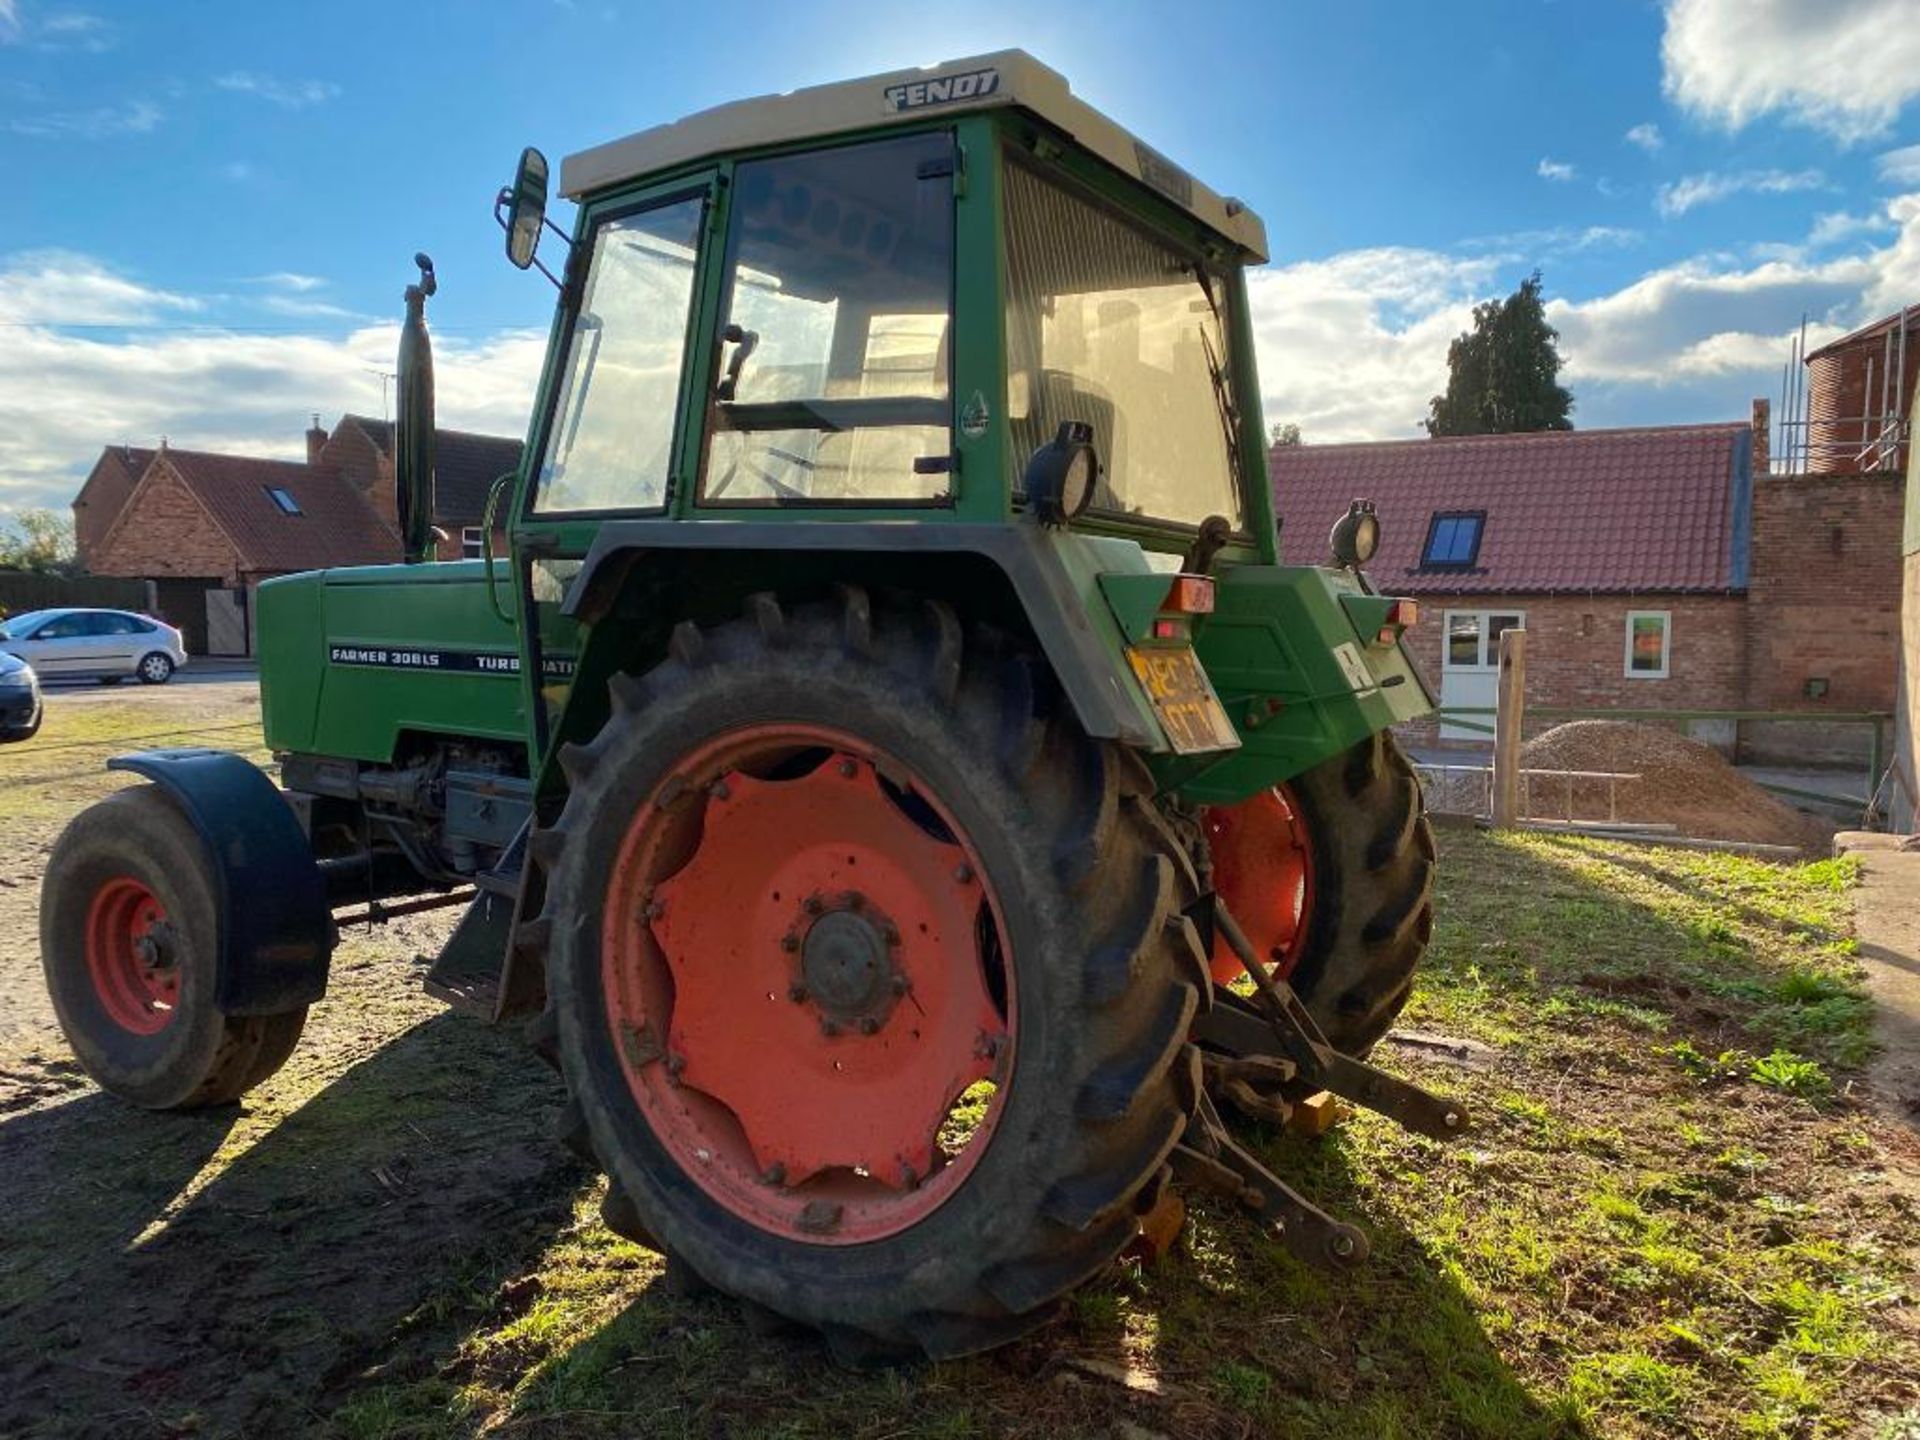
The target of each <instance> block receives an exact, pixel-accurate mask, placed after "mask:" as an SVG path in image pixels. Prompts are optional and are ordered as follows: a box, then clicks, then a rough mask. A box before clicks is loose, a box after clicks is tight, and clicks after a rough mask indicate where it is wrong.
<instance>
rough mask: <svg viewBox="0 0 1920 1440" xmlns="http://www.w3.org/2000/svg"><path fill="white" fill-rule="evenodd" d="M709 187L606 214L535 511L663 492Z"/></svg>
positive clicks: (626, 502)
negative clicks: (702, 192) (633, 210)
mask: <svg viewBox="0 0 1920 1440" xmlns="http://www.w3.org/2000/svg"><path fill="white" fill-rule="evenodd" d="M705 210H706V201H705V198H704V197H701V196H693V197H689V198H686V199H682V200H677V201H673V202H671V203H668V204H664V205H658V206H655V207H653V208H651V209H648V210H643V211H640V212H638V213H630V214H627V215H623V216H616V217H614V218H612V219H609V220H606V221H603V222H602V223H601V224H600V225H599V226H598V227H597V228H596V229H595V230H594V232H593V262H592V268H591V269H590V270H589V271H588V272H587V283H586V289H585V292H584V293H583V295H582V297H581V302H580V309H579V312H578V313H577V314H576V315H575V316H574V318H573V327H572V333H571V335H570V336H569V337H568V341H567V354H566V360H565V363H564V365H563V367H562V369H561V371H560V380H559V384H560V395H559V399H558V401H557V403H556V405H555V407H554V417H553V423H552V424H551V425H550V426H549V427H548V430H547V442H546V454H545V456H544V458H543V459H542V461H541V465H540V478H539V482H538V488H537V490H536V492H535V497H534V508H535V509H536V510H537V511H541V512H546V513H554V512H565V511H583V510H584V511H592V510H616V509H618V510H648V509H658V508H659V507H660V506H662V505H664V504H665V503H666V497H667V483H668V480H669V477H670V475H671V473H672V466H673V439H674V420H675V417H676V416H677V415H678V414H679V410H680V372H681V367H682V365H683V363H684V361H685V358H686V349H687V325H688V319H689V314H690V312H691V310H692V305H693V273H694V260H695V252H696V248H697V246H698V244H699V238H700V225H701V217H702V216H703V214H704V213H705Z"/></svg>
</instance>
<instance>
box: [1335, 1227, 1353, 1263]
mask: <svg viewBox="0 0 1920 1440" xmlns="http://www.w3.org/2000/svg"><path fill="white" fill-rule="evenodd" d="M1333 1253H1334V1254H1336V1255H1338V1256H1339V1257H1340V1258H1341V1259H1342V1260H1345V1259H1347V1258H1348V1257H1350V1256H1351V1255H1352V1254H1353V1237H1352V1236H1351V1235H1347V1234H1344V1233H1343V1234H1339V1235H1335V1236H1334V1237H1333Z"/></svg>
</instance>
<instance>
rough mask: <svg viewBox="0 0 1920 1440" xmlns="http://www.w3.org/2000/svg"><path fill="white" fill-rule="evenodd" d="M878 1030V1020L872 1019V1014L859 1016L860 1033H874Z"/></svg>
mask: <svg viewBox="0 0 1920 1440" xmlns="http://www.w3.org/2000/svg"><path fill="white" fill-rule="evenodd" d="M879 1031H880V1022H879V1021H878V1020H876V1019H874V1018H873V1016H871V1015H866V1016H863V1017H861V1020H860V1033H861V1034H862V1035H875V1034H878V1033H879Z"/></svg>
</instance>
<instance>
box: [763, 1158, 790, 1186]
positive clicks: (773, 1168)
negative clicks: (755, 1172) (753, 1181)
mask: <svg viewBox="0 0 1920 1440" xmlns="http://www.w3.org/2000/svg"><path fill="white" fill-rule="evenodd" d="M760 1178H761V1179H762V1180H764V1181H766V1182H767V1184H769V1185H784V1184H786V1183H787V1167H786V1166H784V1165H782V1164H781V1163H780V1162H779V1161H778V1160H776V1161H774V1162H773V1164H771V1165H769V1166H767V1168H766V1169H765V1170H762V1171H761V1172H760Z"/></svg>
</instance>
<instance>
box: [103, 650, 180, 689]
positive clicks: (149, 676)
mask: <svg viewBox="0 0 1920 1440" xmlns="http://www.w3.org/2000/svg"><path fill="white" fill-rule="evenodd" d="M135 673H137V674H138V675H139V676H140V683H141V684H142V685H164V684H166V683H167V681H169V680H171V679H172V678H173V657H172V656H171V655H163V654H162V653H161V652H160V651H158V650H156V651H154V652H153V653H152V654H151V655H147V656H143V657H142V658H141V661H140V665H139V668H138V670H137V671H136V672H135ZM116 683H117V682H116Z"/></svg>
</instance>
